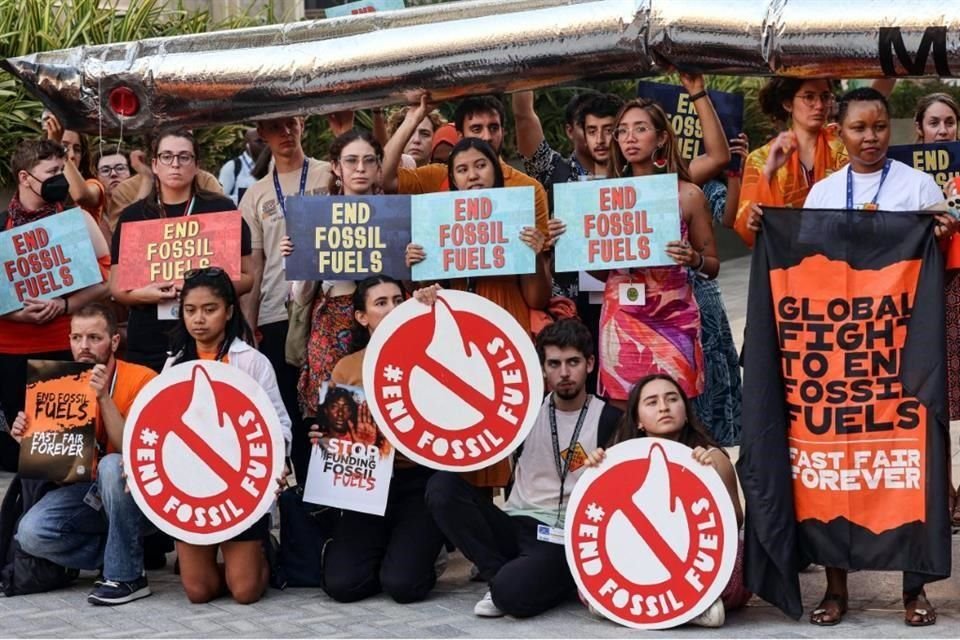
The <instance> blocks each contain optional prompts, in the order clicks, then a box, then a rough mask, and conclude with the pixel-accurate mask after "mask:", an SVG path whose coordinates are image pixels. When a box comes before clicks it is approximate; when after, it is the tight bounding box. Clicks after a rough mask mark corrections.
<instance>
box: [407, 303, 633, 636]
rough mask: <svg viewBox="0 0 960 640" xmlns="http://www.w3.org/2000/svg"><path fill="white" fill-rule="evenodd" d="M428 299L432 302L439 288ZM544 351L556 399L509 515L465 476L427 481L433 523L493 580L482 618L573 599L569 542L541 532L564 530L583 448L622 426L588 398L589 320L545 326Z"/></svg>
mask: <svg viewBox="0 0 960 640" xmlns="http://www.w3.org/2000/svg"><path fill="white" fill-rule="evenodd" d="M421 298H423V302H426V303H428V304H430V303H432V302H433V301H435V299H436V295H435V290H433V289H428V290H426V291H425V292H424V294H421ZM537 353H538V354H539V356H540V364H541V365H542V367H543V373H544V377H545V378H546V382H547V387H548V388H549V389H550V391H551V393H550V394H549V395H548V396H547V398H546V399H545V400H544V401H543V404H542V405H541V407H540V412H539V413H538V414H537V420H536V422H535V423H534V425H533V429H532V431H531V432H530V435H528V436H527V439H526V440H525V441H524V443H523V448H522V449H521V452H520V454H519V457H518V458H517V462H516V467H515V475H514V482H513V488H512V489H511V491H510V496H509V498H508V499H507V502H506V504H505V505H504V508H503V510H502V511H501V510H500V508H499V507H497V506H496V505H494V504H493V503H492V502H490V500H489V499H487V498H486V497H485V496H483V495H482V494H481V493H480V492H478V491H477V490H476V488H475V487H473V486H472V485H470V484H469V483H468V482H467V481H466V480H464V479H463V477H462V476H460V475H458V474H455V473H448V472H441V473H436V474H434V476H433V477H432V478H431V479H430V482H429V483H428V484H427V498H426V499H427V506H428V507H429V508H430V513H431V514H433V518H434V520H435V521H436V522H437V524H438V526H439V527H440V529H441V531H443V534H444V535H445V536H446V537H447V539H448V540H450V541H451V542H452V543H453V544H454V545H456V547H457V548H458V549H460V551H462V552H463V554H464V555H465V556H466V557H467V559H468V560H470V561H471V562H473V563H474V564H475V565H476V566H477V567H478V569H479V579H481V580H483V581H485V582H487V583H488V584H489V587H490V588H489V590H488V591H487V593H486V595H484V597H483V599H482V600H480V601H479V602H478V603H477V604H476V606H475V607H474V609H473V612H474V613H475V614H476V615H478V616H482V617H499V616H503V615H512V616H515V617H529V616H534V615H537V614H539V613H543V612H544V611H547V610H548V609H551V608H553V607H555V606H557V605H558V604H560V603H562V602H563V601H564V600H565V599H567V598H568V597H570V596H572V595H573V594H574V593H576V587H575V584H574V582H573V578H572V576H571V574H570V570H569V569H568V568H567V561H566V557H565V555H564V547H563V543H562V540H560V541H558V540H557V539H553V540H544V539H542V538H541V537H540V536H539V535H538V533H537V528H538V525H542V524H545V525H547V526H548V527H551V529H552V530H553V531H554V532H559V531H562V530H563V526H564V520H565V511H566V509H565V507H566V502H567V501H568V500H569V498H570V493H571V492H572V491H573V487H574V485H575V484H576V483H577V480H578V479H579V478H580V475H581V473H582V471H583V463H584V460H585V454H586V452H587V451H592V450H594V449H596V448H597V447H602V446H606V443H607V442H609V441H610V439H611V438H612V436H613V434H614V432H615V431H616V428H617V424H618V422H619V420H620V411H619V410H617V409H615V408H614V407H612V406H610V405H609V404H606V403H604V401H603V400H601V399H600V398H597V397H595V396H593V395H591V394H588V393H587V390H586V381H587V375H588V373H589V372H590V370H591V369H593V367H594V363H595V359H594V352H593V337H592V336H591V335H590V330H589V329H587V327H586V326H585V325H584V324H583V323H581V322H580V321H579V320H576V319H565V320H559V321H557V322H556V323H555V324H552V325H550V326H548V327H546V328H545V329H544V330H543V331H541V332H540V334H539V335H538V336H537ZM564 445H565V448H564V449H563V451H560V450H559V447H560V446H564Z"/></svg>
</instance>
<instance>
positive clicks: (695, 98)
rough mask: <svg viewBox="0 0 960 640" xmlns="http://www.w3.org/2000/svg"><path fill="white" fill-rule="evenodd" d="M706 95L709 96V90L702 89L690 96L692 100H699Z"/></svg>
mask: <svg viewBox="0 0 960 640" xmlns="http://www.w3.org/2000/svg"><path fill="white" fill-rule="evenodd" d="M706 97H707V92H706V90H704V91H700V92H698V93H695V94H693V95H692V96H690V102H696V101H697V100H699V99H700V98H706Z"/></svg>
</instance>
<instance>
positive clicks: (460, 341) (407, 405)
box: [363, 290, 543, 471]
mask: <svg viewBox="0 0 960 640" xmlns="http://www.w3.org/2000/svg"><path fill="white" fill-rule="evenodd" d="M363 383H364V384H363V386H364V390H365V392H366V396H367V402H368V404H369V407H370V412H371V414H372V415H373V417H374V419H375V420H376V423H377V426H379V427H380V429H381V431H383V433H384V435H385V436H386V437H387V438H388V439H389V440H390V442H392V443H393V445H394V446H395V447H396V448H397V449H398V450H399V451H401V452H402V453H403V454H404V455H406V456H407V457H408V458H410V459H411V460H413V461H414V462H417V463H419V464H422V465H424V466H427V467H431V468H433V469H441V470H447V471H473V470H475V469H482V468H484V467H487V466H489V465H491V464H493V463H495V462H498V461H499V460H502V459H504V458H505V457H507V456H509V455H510V454H511V453H512V452H513V451H514V450H515V449H516V448H517V447H518V446H520V443H521V442H523V439H524V438H525V437H526V436H527V433H529V432H530V429H531V428H532V427H533V423H534V421H535V420H536V418H537V412H538V410H539V408H540V403H541V402H542V401H543V375H542V373H541V371H540V362H539V359H538V357H537V351H536V349H535V348H534V346H533V342H532V341H531V339H530V336H529V335H528V334H527V332H526V331H524V329H523V327H521V326H520V324H519V323H518V322H517V321H516V320H515V319H514V318H513V317H512V316H511V315H510V314H509V313H507V312H506V311H504V310H503V308H501V307H499V306H498V305H496V304H494V303H492V302H490V301H488V300H487V299H485V298H482V297H480V296H477V295H474V294H472V293H466V292H463V291H452V290H443V291H440V292H439V294H438V296H437V303H436V304H435V305H433V306H432V307H431V306H427V305H425V304H422V303H420V302H418V301H416V300H408V301H407V302H404V303H403V304H402V305H400V306H399V307H397V308H396V309H394V311H393V312H392V313H391V314H390V315H389V316H387V317H386V318H385V319H384V320H383V322H382V323H381V324H380V326H379V327H378V328H377V330H376V332H374V334H373V336H372V337H371V340H370V344H369V346H367V352H366V355H365V356H364V358H363Z"/></svg>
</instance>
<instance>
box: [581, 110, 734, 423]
mask: <svg viewBox="0 0 960 640" xmlns="http://www.w3.org/2000/svg"><path fill="white" fill-rule="evenodd" d="M659 171H664V172H667V173H676V174H677V177H678V178H679V194H678V198H679V205H680V215H681V221H680V230H681V239H679V240H675V241H672V242H670V243H668V245H667V254H668V255H669V256H670V258H671V259H672V260H673V261H674V262H676V263H677V266H676V267H655V268H644V269H637V270H634V269H619V270H616V271H604V272H597V273H596V274H595V275H596V276H597V277H599V278H601V279H604V280H605V282H606V287H605V289H604V295H603V309H602V311H601V319H600V331H601V335H600V376H599V382H600V395H602V396H604V397H606V398H608V399H609V401H610V402H612V403H613V404H614V405H615V406H617V407H619V408H623V407H624V406H625V404H624V403H625V401H626V399H627V394H628V392H629V389H630V387H631V386H632V385H633V383H634V382H635V381H636V380H638V379H639V378H642V377H643V376H645V375H648V374H651V373H666V374H669V375H671V376H673V377H674V378H676V379H677V380H678V381H679V382H680V384H681V386H683V388H684V392H685V393H687V395H688V396H691V397H692V396H696V395H697V394H699V393H700V391H701V390H702V389H703V352H702V348H701V344H700V313H699V311H698V309H697V305H696V301H695V300H694V297H693V286H692V285H691V284H690V281H689V279H688V269H690V270H692V271H693V272H694V274H695V275H696V276H698V277H705V278H715V277H717V273H718V272H719V271H720V261H719V260H718V259H717V257H716V250H715V247H714V242H713V225H712V218H711V217H710V212H709V211H708V210H707V201H706V198H704V196H703V192H702V191H701V190H700V189H699V188H698V187H697V186H696V185H694V184H692V183H691V182H690V174H689V172H688V170H687V167H686V164H685V163H684V161H683V160H682V158H681V157H680V154H679V151H678V150H677V144H676V135H675V134H674V132H673V128H672V127H671V126H670V122H669V120H668V118H667V115H666V113H665V112H664V111H663V109H662V108H661V107H660V106H659V105H658V104H657V103H655V102H652V101H650V100H645V99H639V100H632V101H630V102H628V103H627V104H625V105H624V106H623V108H622V109H621V110H620V113H619V114H618V115H617V120H616V127H615V129H614V145H613V147H612V149H611V154H610V167H609V172H608V175H610V176H612V177H625V176H644V175H652V174H653V173H655V172H659ZM620 285H637V286H638V287H639V286H642V287H644V289H645V295H646V304H642V305H637V304H631V303H630V302H629V301H628V300H621V297H620V289H621V287H620Z"/></svg>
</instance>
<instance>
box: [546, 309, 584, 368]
mask: <svg viewBox="0 0 960 640" xmlns="http://www.w3.org/2000/svg"><path fill="white" fill-rule="evenodd" d="M547 347H558V348H560V349H565V348H567V347H572V348H574V349H576V350H577V351H579V352H580V353H581V354H583V357H584V358H587V359H589V358H592V357H593V334H591V333H590V329H588V328H587V325H585V324H583V323H582V322H580V320H579V319H577V318H563V319H561V320H557V321H556V322H554V323H553V324H550V325H547V326H546V327H545V328H544V329H543V330H542V331H541V332H540V333H539V334H538V335H537V355H538V356H540V364H541V365H543V363H544V362H546V359H547V356H546V351H547Z"/></svg>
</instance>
